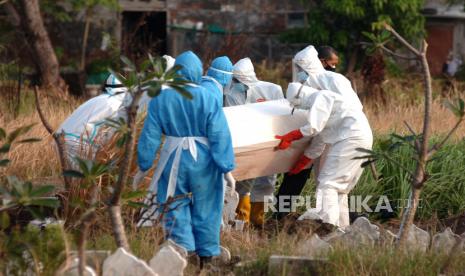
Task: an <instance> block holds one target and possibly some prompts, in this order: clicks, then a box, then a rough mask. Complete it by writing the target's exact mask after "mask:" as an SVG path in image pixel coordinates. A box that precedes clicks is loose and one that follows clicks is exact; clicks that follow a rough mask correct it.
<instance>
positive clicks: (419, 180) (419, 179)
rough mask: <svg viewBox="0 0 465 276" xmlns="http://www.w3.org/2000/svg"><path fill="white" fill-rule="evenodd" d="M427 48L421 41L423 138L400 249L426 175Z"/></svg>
mask: <svg viewBox="0 0 465 276" xmlns="http://www.w3.org/2000/svg"><path fill="white" fill-rule="evenodd" d="M427 48H428V44H427V43H426V41H423V48H422V51H421V53H420V55H419V57H420V61H421V64H422V70H423V77H424V79H423V81H424V85H425V94H424V95H425V110H424V117H423V132H422V134H423V137H422V139H421V144H420V147H419V148H418V149H417V150H418V153H419V160H418V162H417V168H416V170H415V175H414V177H413V179H412V183H411V189H412V193H411V194H410V198H409V206H407V210H406V213H405V214H404V216H403V218H402V223H401V226H400V230H399V241H398V244H397V245H398V247H399V248H402V247H403V246H404V245H405V243H406V241H407V237H408V233H409V231H410V227H411V226H412V224H413V220H414V218H415V213H416V211H417V208H418V204H419V202H420V194H421V190H422V188H423V186H424V184H425V182H426V179H427V175H426V165H427V162H428V158H429V155H430V153H429V151H428V142H429V137H430V134H431V123H430V122H431V105H432V98H433V97H432V95H433V92H432V86H431V74H430V71H429V66H428V60H427V58H426V51H427Z"/></svg>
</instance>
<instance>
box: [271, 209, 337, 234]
mask: <svg viewBox="0 0 465 276" xmlns="http://www.w3.org/2000/svg"><path fill="white" fill-rule="evenodd" d="M299 216H300V215H299V214H295V213H291V214H289V215H287V216H285V217H283V218H282V219H279V220H278V219H269V220H267V221H266V223H265V225H264V227H263V228H264V231H265V232H266V233H267V234H268V235H269V236H273V235H276V234H277V233H278V232H281V231H285V232H287V233H288V234H289V235H298V236H302V237H308V236H309V235H313V234H314V233H316V234H318V235H319V236H320V237H322V236H326V235H328V234H329V233H331V232H333V231H335V230H336V227H335V226H334V225H332V224H329V223H325V222H323V221H319V220H298V218H299Z"/></svg>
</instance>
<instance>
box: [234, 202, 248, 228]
mask: <svg viewBox="0 0 465 276" xmlns="http://www.w3.org/2000/svg"><path fill="white" fill-rule="evenodd" d="M236 219H239V220H242V221H245V222H246V223H249V222H250V196H249V195H245V196H241V197H240V198H239V204H237V208H236Z"/></svg>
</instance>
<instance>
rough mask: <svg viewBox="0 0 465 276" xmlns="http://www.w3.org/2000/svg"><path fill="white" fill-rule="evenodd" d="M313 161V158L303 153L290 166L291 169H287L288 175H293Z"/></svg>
mask: <svg viewBox="0 0 465 276" xmlns="http://www.w3.org/2000/svg"><path fill="white" fill-rule="evenodd" d="M311 163H313V160H312V159H310V158H308V157H307V156H305V155H302V156H300V158H299V161H297V163H296V164H295V165H294V167H292V169H291V170H290V171H289V175H294V174H298V173H300V172H301V171H302V170H303V169H305V167H307V165H308V164H311Z"/></svg>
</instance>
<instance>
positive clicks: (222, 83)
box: [201, 56, 233, 106]
mask: <svg viewBox="0 0 465 276" xmlns="http://www.w3.org/2000/svg"><path fill="white" fill-rule="evenodd" d="M232 71H233V64H232V62H231V60H230V59H229V58H228V57H225V56H222V57H217V58H215V59H214V60H213V61H212V64H211V65H210V68H208V71H207V75H206V76H204V77H202V82H201V85H202V86H203V87H205V89H207V90H208V91H211V92H212V93H213V94H214V95H215V97H216V98H217V100H218V104H219V105H220V106H223V89H224V88H225V87H227V86H228V85H229V83H231V80H232V76H233V73H232Z"/></svg>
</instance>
